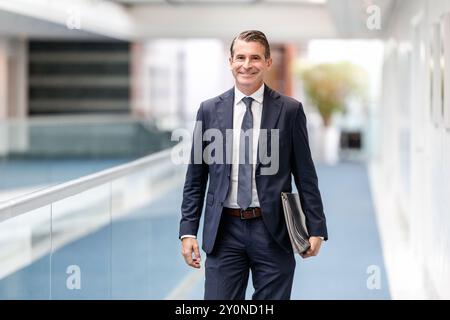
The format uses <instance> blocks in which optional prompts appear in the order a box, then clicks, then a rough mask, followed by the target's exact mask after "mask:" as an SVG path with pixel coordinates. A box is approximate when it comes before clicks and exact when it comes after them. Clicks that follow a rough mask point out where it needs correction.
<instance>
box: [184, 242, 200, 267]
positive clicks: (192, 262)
mask: <svg viewBox="0 0 450 320" xmlns="http://www.w3.org/2000/svg"><path fill="white" fill-rule="evenodd" d="M192 253H194V257H192ZM181 254H182V255H183V258H184V261H186V263H187V264H188V265H189V266H191V267H192V268H196V269H200V249H199V246H198V241H197V239H195V238H184V239H183V240H181Z"/></svg>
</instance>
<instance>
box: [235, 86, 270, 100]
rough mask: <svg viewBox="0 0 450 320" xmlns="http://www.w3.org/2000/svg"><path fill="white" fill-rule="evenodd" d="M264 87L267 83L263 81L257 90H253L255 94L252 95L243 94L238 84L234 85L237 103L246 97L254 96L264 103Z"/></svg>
mask: <svg viewBox="0 0 450 320" xmlns="http://www.w3.org/2000/svg"><path fill="white" fill-rule="evenodd" d="M264 89H265V84H264V83H263V84H262V86H261V87H260V88H259V89H258V90H256V91H255V92H253V94H251V95H250V96H247V95H245V94H243V93H242V92H241V91H240V90H239V89H238V88H237V87H236V86H235V87H234V97H235V103H239V102H240V101H241V100H242V99H243V98H245V97H251V98H253V99H254V100H255V101H256V102H258V103H260V104H262V103H263V98H264Z"/></svg>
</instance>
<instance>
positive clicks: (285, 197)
mask: <svg viewBox="0 0 450 320" xmlns="http://www.w3.org/2000/svg"><path fill="white" fill-rule="evenodd" d="M281 202H282V203H283V211H284V217H285V220H286V226H287V230H288V233H289V238H290V239H291V243H292V248H293V249H294V252H295V253H298V254H302V253H305V252H306V251H308V249H309V247H310V246H311V245H310V244H309V234H308V230H307V229H306V217H305V214H304V212H303V210H302V206H301V203H300V197H299V195H298V193H286V192H283V193H282V194H281Z"/></svg>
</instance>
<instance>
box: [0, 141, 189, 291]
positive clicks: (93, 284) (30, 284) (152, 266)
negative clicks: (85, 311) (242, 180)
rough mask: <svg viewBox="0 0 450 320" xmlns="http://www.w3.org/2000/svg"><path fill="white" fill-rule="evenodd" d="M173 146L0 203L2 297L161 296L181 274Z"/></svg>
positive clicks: (180, 172)
mask: <svg viewBox="0 0 450 320" xmlns="http://www.w3.org/2000/svg"><path fill="white" fill-rule="evenodd" d="M184 173H185V166H183V165H174V164H173V162H172V161H171V149H168V150H165V151H162V152H159V153H156V154H153V155H150V156H147V157H144V158H141V159H138V160H135V161H132V162H130V163H127V164H124V165H120V166H117V167H114V168H111V169H107V170H104V171H101V172H98V173H95V174H92V175H89V176H85V177H82V178H79V179H76V180H72V181H69V182H66V183H63V184H59V185H56V186H52V187H49V188H45V189H43V190H39V191H36V192H33V193H30V194H27V195H24V196H21V197H19V198H15V199H11V200H8V201H6V202H4V203H1V204H0V299H164V298H166V297H167V296H168V295H169V294H170V293H171V292H173V290H174V288H176V286H177V284H179V283H180V282H182V280H183V278H184V277H185V276H186V272H187V267H186V266H185V264H184V262H183V261H182V257H181V255H180V248H179V240H178V222H179V216H180V214H179V210H180V205H181V194H182V190H181V189H182V181H183V178H184Z"/></svg>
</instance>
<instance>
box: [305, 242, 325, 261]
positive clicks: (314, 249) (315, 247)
mask: <svg viewBox="0 0 450 320" xmlns="http://www.w3.org/2000/svg"><path fill="white" fill-rule="evenodd" d="M322 241H323V240H322V238H320V237H310V238H309V243H310V244H311V247H310V248H309V249H308V251H306V252H305V253H303V254H302V255H301V256H302V258H303V259H307V258H310V257H315V256H317V255H318V254H319V251H320V246H321V245H322Z"/></svg>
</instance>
